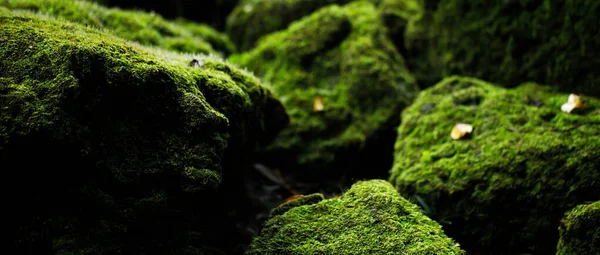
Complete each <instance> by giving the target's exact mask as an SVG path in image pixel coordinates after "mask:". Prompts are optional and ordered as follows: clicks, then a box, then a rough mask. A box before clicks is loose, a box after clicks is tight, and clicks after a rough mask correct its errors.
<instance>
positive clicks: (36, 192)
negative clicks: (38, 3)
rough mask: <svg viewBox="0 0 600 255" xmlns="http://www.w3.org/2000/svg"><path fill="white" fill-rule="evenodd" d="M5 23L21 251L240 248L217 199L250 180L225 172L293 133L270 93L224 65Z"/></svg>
mask: <svg viewBox="0 0 600 255" xmlns="http://www.w3.org/2000/svg"><path fill="white" fill-rule="evenodd" d="M0 15H1V16H0V41H2V44H1V47H0V101H1V102H2V108H0V157H1V159H2V169H3V170H4V172H5V174H6V175H5V178H6V179H5V180H10V183H9V184H8V185H5V186H4V187H5V188H6V189H8V190H9V191H10V192H11V193H12V195H11V196H10V199H9V200H7V203H6V204H7V206H8V207H9V208H12V209H11V210H10V212H8V213H9V216H8V217H9V218H10V219H11V222H10V225H9V226H8V228H9V229H10V230H11V231H14V232H15V233H16V234H15V238H16V239H15V240H14V241H15V243H14V244H15V246H16V247H15V248H16V249H17V250H20V251H23V252H25V253H32V254H46V253H57V254H81V253H86V254H115V253H129V254H140V253H148V252H152V253H155V252H159V253H169V252H175V253H178V254H198V253H199V252H201V253H202V254H219V253H218V252H217V250H221V249H225V250H227V249H231V248H233V247H231V244H224V242H223V240H227V239H229V241H230V242H233V243H235V242H236V241H237V240H233V239H234V238H236V237H234V235H233V234H232V229H233V228H234V226H231V225H233V223H232V222H231V221H230V219H228V218H227V217H226V215H225V213H224V212H223V205H224V204H227V203H229V202H228V201H226V200H225V199H223V197H219V196H217V195H218V192H217V188H218V187H219V186H220V185H221V183H222V181H223V179H222V177H223V172H229V173H233V172H235V171H239V169H235V168H233V169H228V168H227V167H223V165H227V164H223V162H222V161H223V160H224V157H227V155H238V156H239V157H238V160H239V159H240V158H242V156H246V155H251V153H252V152H253V150H254V149H255V147H256V146H257V145H260V144H265V143H268V142H269V141H270V140H271V139H272V138H273V137H274V134H276V133H277V132H278V130H277V129H281V127H282V126H284V125H285V123H286V121H287V116H286V115H285V112H284V110H283V107H282V105H281V104H280V103H279V101H278V100H277V99H275V98H274V97H273V95H272V93H271V92H270V90H269V89H268V88H266V87H264V86H262V85H261V83H260V82H259V81H258V80H257V79H256V78H255V77H253V76H251V75H250V74H248V73H246V72H244V71H241V70H239V69H237V68H235V67H233V66H231V65H229V64H227V63H225V62H223V61H222V60H218V59H216V58H210V57H194V56H192V55H181V54H176V53H171V52H166V51H161V50H158V49H156V48H146V47H143V46H140V45H139V44H137V43H134V42H130V41H127V40H124V39H121V38H118V37H115V36H112V35H111V34H109V33H105V32H103V31H99V30H96V29H92V28H86V27H85V26H81V25H78V24H75V23H69V22H65V21H57V20H54V19H52V18H47V17H41V16H38V15H34V14H23V13H11V12H9V11H7V10H6V9H3V11H0ZM226 148H227V149H226ZM231 157H233V156H231ZM231 157H230V158H231ZM229 160H230V161H231V159H229Z"/></svg>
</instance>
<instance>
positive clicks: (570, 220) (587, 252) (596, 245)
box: [556, 201, 600, 255]
mask: <svg viewBox="0 0 600 255" xmlns="http://www.w3.org/2000/svg"><path fill="white" fill-rule="evenodd" d="M559 232H560V240H559V241H558V247H557V252H556V254H557V255H570V254H579V255H592V254H598V251H600V201H596V202H593V203H590V204H583V205H578V206H576V207H575V208H573V209H572V210H570V211H569V212H568V213H566V215H565V217H564V218H563V219H562V220H561V224H560V228H559Z"/></svg>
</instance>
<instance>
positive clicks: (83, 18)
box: [0, 0, 234, 55]
mask: <svg viewBox="0 0 600 255" xmlns="http://www.w3.org/2000/svg"><path fill="white" fill-rule="evenodd" d="M0 5H2V6H6V7H8V8H10V9H15V10H30V11H34V12H40V13H44V14H48V15H51V16H54V17H59V18H62V19H65V20H68V21H72V22H77V23H80V24H84V25H86V26H94V27H96V28H103V29H107V30H109V31H111V32H113V33H114V34H116V35H118V36H120V37H123V38H125V39H129V40H134V41H137V42H139V43H141V44H144V45H155V46H159V47H162V48H165V49H169V50H174V51H179V52H189V53H204V54H221V53H224V54H225V55H227V54H229V53H231V52H233V51H234V48H233V44H232V43H231V42H230V41H229V40H228V39H227V37H226V36H225V35H223V34H220V33H219V32H217V31H215V30H213V29H211V28H210V27H208V26H205V25H199V24H192V23H190V22H183V21H179V22H170V21H167V20H165V19H164V18H162V17H161V16H160V15H158V14H155V13H146V12H140V11H129V10H121V9H117V8H106V7H102V6H100V5H98V4H96V3H92V2H87V1H79V0H77V1H68V0H2V1H0Z"/></svg>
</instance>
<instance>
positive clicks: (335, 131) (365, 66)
mask: <svg viewBox="0 0 600 255" xmlns="http://www.w3.org/2000/svg"><path fill="white" fill-rule="evenodd" d="M230 61H232V62H234V63H239V64H240V65H242V66H245V67H248V68H249V69H251V70H253V71H254V72H255V73H256V74H257V75H259V76H261V77H263V79H264V80H265V81H267V82H269V83H271V84H272V86H273V89H274V91H275V92H276V93H277V94H278V95H279V96H280V98H281V100H282V102H283V104H284V105H285V107H286V110H287V112H288V114H289V115H290V126H289V127H288V128H286V129H284V130H283V131H282V133H281V134H280V136H279V137H278V138H277V139H276V141H275V142H274V144H272V145H271V146H269V147H268V148H267V151H266V154H267V155H268V156H266V157H265V159H264V160H266V161H269V162H266V163H268V164H270V165H272V166H275V167H280V168H281V169H283V170H286V171H293V170H299V171H298V173H299V175H300V176H301V177H302V178H313V177H315V176H314V175H315V174H317V175H318V177H316V179H318V178H321V179H322V178H326V176H338V175H339V174H340V172H342V171H347V170H348V171H351V170H350V169H363V168H362V167H360V166H359V165H360V164H358V163H363V164H369V165H370V166H371V167H372V168H373V169H379V167H378V166H381V165H385V166H384V167H382V169H389V165H387V164H388V163H390V162H391V159H390V160H389V162H388V161H387V160H378V159H379V158H378V157H384V158H385V156H387V155H388V154H385V151H387V150H389V149H391V147H392V144H391V143H389V142H388V143H386V142H385V141H388V140H389V139H393V138H392V137H393V136H394V132H393V129H394V128H395V125H397V123H398V122H399V120H398V117H399V116H398V115H399V114H398V113H399V112H400V110H401V109H402V108H403V107H404V106H406V105H407V104H409V103H410V101H411V100H412V99H413V98H414V97H415V96H416V93H417V91H418V87H417V86H416V84H415V81H414V79H413V77H412V76H411V74H410V73H409V72H408V71H407V70H406V68H405V67H404V62H403V61H404V60H403V58H402V56H401V55H400V54H399V53H398V52H397V51H396V50H395V48H394V46H393V44H392V43H391V41H389V39H388V38H387V35H386V30H385V28H384V26H383V24H382V22H381V20H380V19H379V16H378V15H377V10H376V8H375V7H374V6H373V5H372V4H371V3H369V2H365V1H358V2H353V3H350V4H348V5H346V6H343V7H340V6H337V5H331V6H328V7H325V8H322V9H320V10H319V11H317V12H315V13H313V14H312V15H310V16H307V17H305V18H304V19H302V20H300V21H298V22H295V23H293V24H292V25H290V27H289V28H288V29H287V30H284V31H281V32H277V33H273V34H270V35H269V36H267V37H265V38H263V39H262V40H261V41H260V43H259V45H258V46H257V47H256V48H255V49H254V50H252V51H249V52H246V53H244V54H240V55H233V56H231V57H230ZM319 97H320V98H321V99H322V100H323V103H324V108H323V110H322V111H315V110H314V109H313V108H314V104H315V101H316V100H318V98H319ZM378 138H381V139H380V140H377V139H378ZM384 138H386V139H384ZM376 140H377V141H381V143H379V142H375V141H376ZM369 146H372V147H370V149H366V148H368V147H369ZM367 152H370V153H367ZM380 152H381V153H380ZM367 155H369V156H367ZM371 156H372V157H371ZM389 156H391V155H389ZM341 157H343V158H344V159H341ZM348 159H352V160H348ZM334 164H338V165H337V166H334ZM340 164H341V165H343V166H340ZM334 169H337V170H339V171H336V170H334ZM330 170H331V171H330Z"/></svg>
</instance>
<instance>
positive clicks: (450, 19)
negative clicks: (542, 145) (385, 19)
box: [400, 0, 600, 96]
mask: <svg viewBox="0 0 600 255" xmlns="http://www.w3.org/2000/svg"><path fill="white" fill-rule="evenodd" d="M430 7H431V9H429V8H428V13H427V14H425V15H423V16H422V19H421V20H420V21H419V22H417V23H418V24H419V26H420V28H418V29H416V30H419V31H420V32H417V33H415V30H412V31H408V33H407V34H406V41H407V43H408V45H406V47H407V48H408V49H407V52H409V53H410V54H408V55H406V56H405V57H406V58H407V63H408V65H409V68H410V69H411V70H415V76H416V77H417V80H418V81H419V84H420V85H423V84H425V85H427V86H429V85H432V84H434V83H436V82H438V81H439V80H440V79H441V78H442V77H445V76H447V75H450V74H457V75H465V76H472V77H477V78H481V79H485V80H488V81H490V82H494V83H497V84H499V85H502V86H505V87H514V86H516V85H518V84H520V83H521V82H525V81H535V82H538V83H541V84H548V85H552V86H555V87H560V88H562V90H564V91H565V92H577V93H585V94H588V95H593V96H598V95H600V86H599V84H600V72H598V71H597V67H598V66H599V65H600V55H599V54H598V51H597V50H596V49H598V48H599V47H600V37H598V36H597V34H598V33H599V31H600V30H599V27H598V24H600V18H599V16H598V13H600V1H597V0H581V1H553V0H522V1H472V0H446V1H439V4H438V5H433V4H432V5H431V6H430ZM413 29H415V27H413ZM400 47H403V46H400Z"/></svg>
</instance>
